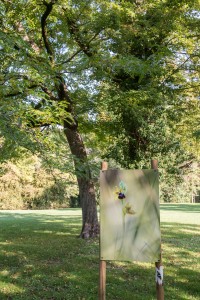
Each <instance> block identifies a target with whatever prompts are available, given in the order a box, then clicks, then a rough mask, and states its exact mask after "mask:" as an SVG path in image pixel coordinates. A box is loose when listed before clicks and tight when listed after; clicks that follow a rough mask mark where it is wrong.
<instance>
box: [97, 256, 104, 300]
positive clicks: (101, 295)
mask: <svg viewBox="0 0 200 300" xmlns="http://www.w3.org/2000/svg"><path fill="white" fill-rule="evenodd" d="M105 299H106V261H105V260H100V263H99V300H105Z"/></svg>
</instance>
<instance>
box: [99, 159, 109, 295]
mask: <svg viewBox="0 0 200 300" xmlns="http://www.w3.org/2000/svg"><path fill="white" fill-rule="evenodd" d="M107 169H108V163H107V162H105V161H103V162H102V164H101V170H102V171H106V170H107ZM100 240H101V235H100ZM100 240H99V245H101V242H100ZM105 299H106V261H105V260H101V256H100V262H99V300H105Z"/></svg>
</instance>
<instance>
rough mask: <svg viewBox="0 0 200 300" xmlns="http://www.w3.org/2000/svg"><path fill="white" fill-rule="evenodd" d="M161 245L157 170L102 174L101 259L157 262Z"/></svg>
mask: <svg viewBox="0 0 200 300" xmlns="http://www.w3.org/2000/svg"><path fill="white" fill-rule="evenodd" d="M160 246H161V242H160V215H159V184H158V171H157V170H106V171H101V175H100V259H102V260H120V261H142V262H156V261H158V260H159V257H160Z"/></svg>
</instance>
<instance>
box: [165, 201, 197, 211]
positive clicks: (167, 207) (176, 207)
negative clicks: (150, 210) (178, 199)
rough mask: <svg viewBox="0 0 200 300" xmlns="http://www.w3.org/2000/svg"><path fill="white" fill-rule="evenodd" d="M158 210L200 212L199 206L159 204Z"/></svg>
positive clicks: (195, 204)
mask: <svg viewBox="0 0 200 300" xmlns="http://www.w3.org/2000/svg"><path fill="white" fill-rule="evenodd" d="M160 209H162V210H164V211H165V210H171V211H180V212H181V211H183V212H200V204H197V203H194V204H182V203H180V204H160Z"/></svg>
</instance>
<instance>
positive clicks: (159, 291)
mask: <svg viewBox="0 0 200 300" xmlns="http://www.w3.org/2000/svg"><path fill="white" fill-rule="evenodd" d="M151 168H152V169H154V170H158V161H157V160H155V159H152V160H151ZM107 169H108V163H107V162H105V161H104V162H102V164H101V170H102V171H106V170H107ZM100 239H101V236H100ZM99 259H100V262H99V298H98V299H99V300H106V261H105V260H101V257H100V258H99ZM155 267H156V272H157V270H158V271H159V273H160V274H161V273H162V254H161V252H160V259H159V261H158V262H156V263H155ZM161 282H162V283H161V284H160V283H159V282H158V281H156V297H157V298H156V299H157V300H164V288H163V278H162V280H161Z"/></svg>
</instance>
